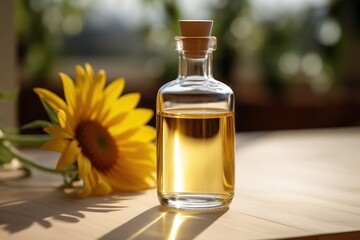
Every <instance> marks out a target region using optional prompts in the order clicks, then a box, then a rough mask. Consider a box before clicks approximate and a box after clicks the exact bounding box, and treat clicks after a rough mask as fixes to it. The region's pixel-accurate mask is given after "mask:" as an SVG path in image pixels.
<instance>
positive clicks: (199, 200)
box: [157, 109, 235, 209]
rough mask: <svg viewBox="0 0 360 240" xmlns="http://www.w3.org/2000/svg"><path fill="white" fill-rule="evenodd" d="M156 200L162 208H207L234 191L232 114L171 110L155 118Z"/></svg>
mask: <svg viewBox="0 0 360 240" xmlns="http://www.w3.org/2000/svg"><path fill="white" fill-rule="evenodd" d="M157 131H158V132H157V161H158V165H157V167H158V171H157V177H158V180H157V181H158V196H159V200H160V202H161V203H162V204H164V205H168V206H170V207H175V208H184V209H202V208H204V209H209V208H210V209H211V208H220V207H224V206H227V205H229V204H230V202H231V200H232V197H233V193H234V158H235V156H234V154H235V153H234V149H235V148H234V144H235V139H234V138H235V132H234V113H233V112H223V111H221V110H216V109H202V110H201V112H200V113H199V110H194V111H191V110H188V109H187V110H176V111H167V112H166V113H159V114H158V115H157Z"/></svg>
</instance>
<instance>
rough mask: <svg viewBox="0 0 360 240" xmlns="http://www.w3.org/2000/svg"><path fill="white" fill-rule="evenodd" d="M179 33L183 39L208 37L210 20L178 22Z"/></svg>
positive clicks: (211, 23) (210, 27)
mask: <svg viewBox="0 0 360 240" xmlns="http://www.w3.org/2000/svg"><path fill="white" fill-rule="evenodd" d="M179 25H180V32H181V36H183V37H209V36H210V34H211V29H212V25H213V21H212V20H198V21H197V20H180V21H179Z"/></svg>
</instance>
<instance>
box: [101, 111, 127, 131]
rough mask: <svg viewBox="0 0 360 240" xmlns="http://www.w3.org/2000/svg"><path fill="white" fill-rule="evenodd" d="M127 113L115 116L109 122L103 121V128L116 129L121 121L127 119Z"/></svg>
mask: <svg viewBox="0 0 360 240" xmlns="http://www.w3.org/2000/svg"><path fill="white" fill-rule="evenodd" d="M127 115H128V113H120V114H118V115H117V116H114V117H113V118H112V119H109V120H103V121H102V122H103V124H104V125H105V127H107V128H109V127H112V126H114V127H117V126H120V125H121V123H122V121H124V119H125V118H126V117H127Z"/></svg>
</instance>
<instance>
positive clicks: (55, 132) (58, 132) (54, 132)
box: [44, 125, 73, 139]
mask: <svg viewBox="0 0 360 240" xmlns="http://www.w3.org/2000/svg"><path fill="white" fill-rule="evenodd" d="M44 131H45V132H47V133H49V134H50V135H51V136H53V137H55V138H60V139H64V138H66V139H71V138H73V136H72V135H70V134H69V133H67V132H65V131H64V129H63V128H61V127H60V126H57V125H51V126H50V127H47V128H44Z"/></svg>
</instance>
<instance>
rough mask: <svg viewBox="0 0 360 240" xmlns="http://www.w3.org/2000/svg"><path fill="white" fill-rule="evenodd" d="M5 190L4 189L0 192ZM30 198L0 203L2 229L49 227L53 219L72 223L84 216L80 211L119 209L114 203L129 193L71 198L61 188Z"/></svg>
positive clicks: (10, 230) (13, 231) (10, 231)
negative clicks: (36, 225)
mask: <svg viewBox="0 0 360 240" xmlns="http://www.w3.org/2000/svg"><path fill="white" fill-rule="evenodd" d="M3 194H6V193H3ZM31 197H33V198H32V199H24V200H19V201H11V202H5V203H0V226H1V228H2V230H4V231H8V232H9V233H11V234H13V233H16V232H20V231H22V230H25V229H27V228H29V227H31V226H32V225H33V224H34V223H38V224H40V225H41V226H43V227H44V228H50V227H51V226H52V223H53V220H57V221H63V222H69V223H76V222H79V221H80V220H81V219H83V218H85V214H84V213H83V212H98V213H106V212H112V211H119V210H121V209H123V208H125V207H126V206H118V205H117V206H115V205H114V203H117V204H118V203H119V202H120V201H122V200H125V199H129V198H131V196H126V195H121V196H120V195H110V196H106V197H92V198H86V199H75V198H71V197H69V196H66V195H65V194H64V193H63V192H62V191H54V192H48V193H46V194H41V195H40V196H36V197H34V196H29V198H31Z"/></svg>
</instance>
